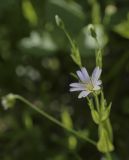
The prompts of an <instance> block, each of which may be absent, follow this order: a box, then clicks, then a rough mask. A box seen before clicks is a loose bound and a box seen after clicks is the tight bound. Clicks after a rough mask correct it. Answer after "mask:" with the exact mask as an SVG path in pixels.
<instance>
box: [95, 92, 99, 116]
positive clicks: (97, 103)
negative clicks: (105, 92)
mask: <svg viewBox="0 0 129 160" xmlns="http://www.w3.org/2000/svg"><path fill="white" fill-rule="evenodd" d="M94 96H95V103H96V108H97V110H98V112H99V113H100V106H99V100H98V96H97V94H96V93H95V94H94Z"/></svg>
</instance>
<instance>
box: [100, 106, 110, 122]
mask: <svg viewBox="0 0 129 160" xmlns="http://www.w3.org/2000/svg"><path fill="white" fill-rule="evenodd" d="M111 105H112V104H111V103H110V104H109V106H108V107H107V108H106V109H105V110H104V111H102V113H101V115H102V117H101V121H105V120H107V119H108V117H109V115H110V110H111Z"/></svg>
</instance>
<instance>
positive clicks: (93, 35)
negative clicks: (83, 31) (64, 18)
mask: <svg viewBox="0 0 129 160" xmlns="http://www.w3.org/2000/svg"><path fill="white" fill-rule="evenodd" d="M88 30H89V32H90V34H91V36H92V37H93V38H96V37H97V35H96V32H95V28H94V26H93V25H92V24H89V25H88Z"/></svg>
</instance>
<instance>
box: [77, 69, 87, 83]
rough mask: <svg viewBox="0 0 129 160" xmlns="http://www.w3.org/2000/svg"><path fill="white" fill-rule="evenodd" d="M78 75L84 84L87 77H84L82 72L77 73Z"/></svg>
mask: <svg viewBox="0 0 129 160" xmlns="http://www.w3.org/2000/svg"><path fill="white" fill-rule="evenodd" d="M77 75H78V77H79V79H80V80H81V81H82V82H85V77H84V76H83V74H82V72H81V71H77Z"/></svg>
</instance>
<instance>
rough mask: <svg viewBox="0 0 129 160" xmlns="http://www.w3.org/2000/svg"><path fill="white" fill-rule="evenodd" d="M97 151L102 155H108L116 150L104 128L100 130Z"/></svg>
mask: <svg viewBox="0 0 129 160" xmlns="http://www.w3.org/2000/svg"><path fill="white" fill-rule="evenodd" d="M97 149H98V150H99V151H100V152H102V153H108V152H111V151H113V150H114V146H113V144H112V142H111V140H110V138H109V135H108V132H107V131H106V129H105V128H104V127H102V126H101V127H100V128H99V141H98V142H97Z"/></svg>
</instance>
